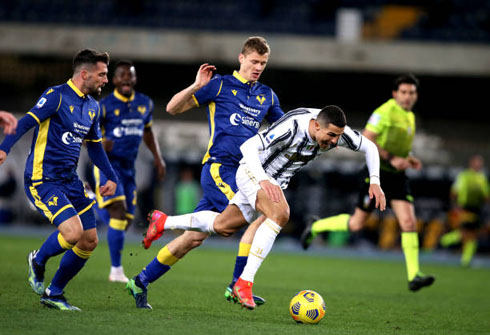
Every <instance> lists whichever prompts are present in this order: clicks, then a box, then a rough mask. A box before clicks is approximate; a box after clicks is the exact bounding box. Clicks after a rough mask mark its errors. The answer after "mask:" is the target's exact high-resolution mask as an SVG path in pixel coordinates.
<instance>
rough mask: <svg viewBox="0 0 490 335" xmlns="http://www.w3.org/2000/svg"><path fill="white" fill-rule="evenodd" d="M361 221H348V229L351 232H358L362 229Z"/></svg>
mask: <svg viewBox="0 0 490 335" xmlns="http://www.w3.org/2000/svg"><path fill="white" fill-rule="evenodd" d="M363 226H364V225H363V223H362V222H361V221H350V222H349V230H350V231H351V232H353V233H355V232H358V231H360V230H361V229H362V227H363Z"/></svg>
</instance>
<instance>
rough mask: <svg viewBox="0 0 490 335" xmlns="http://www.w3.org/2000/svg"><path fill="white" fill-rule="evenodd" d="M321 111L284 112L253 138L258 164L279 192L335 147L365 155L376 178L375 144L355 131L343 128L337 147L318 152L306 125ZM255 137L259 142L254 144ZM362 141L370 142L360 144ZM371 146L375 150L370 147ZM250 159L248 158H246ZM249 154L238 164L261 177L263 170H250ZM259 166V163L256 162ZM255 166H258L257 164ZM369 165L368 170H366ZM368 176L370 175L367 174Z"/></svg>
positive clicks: (305, 109) (317, 147) (308, 109)
mask: <svg viewBox="0 0 490 335" xmlns="http://www.w3.org/2000/svg"><path fill="white" fill-rule="evenodd" d="M319 112H320V109H316V108H298V109H295V110H292V111H290V112H288V113H286V114H285V115H284V116H282V117H281V118H280V119H279V120H277V121H276V122H275V123H273V124H272V125H271V126H270V127H269V128H267V129H266V130H263V131H261V132H259V134H257V135H256V136H254V138H255V139H254V140H255V142H256V143H258V145H257V149H258V153H259V159H260V163H261V165H262V168H263V170H264V172H265V173H266V174H267V175H268V176H269V177H272V178H273V179H275V180H276V181H277V182H278V183H279V185H280V186H281V188H282V189H285V188H287V186H288V184H289V180H290V179H291V177H292V176H294V175H295V174H296V172H298V171H299V169H301V168H302V167H303V166H305V165H306V164H308V163H309V162H310V161H312V160H314V159H315V158H316V157H318V156H319V155H321V154H322V153H325V152H327V151H329V150H332V149H334V148H335V147H337V146H339V147H345V148H347V149H350V150H354V151H359V150H361V151H364V152H365V153H366V156H368V155H370V156H371V157H370V159H371V160H374V161H376V160H377V164H376V162H374V164H371V165H374V166H373V173H374V174H375V175H377V176H379V154H378V151H377V148H376V146H375V145H374V143H372V142H371V141H369V140H368V139H367V138H365V137H364V136H362V135H361V134H360V133H359V132H358V131H356V130H352V129H351V128H350V127H349V126H346V127H345V129H344V133H343V134H342V135H341V137H340V138H339V141H338V142H337V145H332V146H330V147H329V148H327V149H321V148H320V146H319V145H318V143H316V142H315V141H314V140H313V139H312V138H311V137H310V134H309V131H308V129H309V124H310V120H311V119H316V117H317V115H318V113H319ZM257 137H258V138H259V139H260V142H261V143H259V141H257ZM363 142H369V143H368V144H367V145H363ZM373 147H374V148H373ZM247 156H249V157H247ZM250 156H252V155H247V154H246V153H245V152H244V157H243V159H242V160H241V162H240V163H241V164H243V163H245V164H248V165H249V167H250V168H251V170H252V171H257V174H259V176H257V177H259V178H258V180H263V179H262V178H260V177H261V176H260V174H261V172H262V171H259V170H260V169H256V168H253V167H252V166H250V165H252V164H253V162H254V161H255V160H254V159H249V158H250ZM257 163H258V162H257ZM257 165H258V164H257ZM369 165H370V164H369V162H368V167H369ZM370 174H371V173H370Z"/></svg>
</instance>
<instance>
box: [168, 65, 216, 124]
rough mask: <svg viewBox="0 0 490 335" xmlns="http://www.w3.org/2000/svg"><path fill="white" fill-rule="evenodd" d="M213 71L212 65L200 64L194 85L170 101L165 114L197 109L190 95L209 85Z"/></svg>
mask: <svg viewBox="0 0 490 335" xmlns="http://www.w3.org/2000/svg"><path fill="white" fill-rule="evenodd" d="M213 71H216V67H215V66H214V65H209V64H208V63H204V64H202V65H201V66H200V67H199V70H198V71H197V74H196V80H195V81H194V83H192V85H191V86H189V87H187V88H185V89H183V90H182V91H180V92H179V93H177V94H175V95H174V96H173V97H172V99H170V101H169V102H168V104H167V113H169V114H172V115H176V114H180V113H184V112H185V111H188V110H189V109H191V108H194V107H197V105H196V102H195V101H194V99H193V98H192V95H193V94H194V93H196V92H197V91H199V90H200V89H201V88H203V87H204V86H206V85H207V84H208V83H209V81H210V80H211V78H212V77H213Z"/></svg>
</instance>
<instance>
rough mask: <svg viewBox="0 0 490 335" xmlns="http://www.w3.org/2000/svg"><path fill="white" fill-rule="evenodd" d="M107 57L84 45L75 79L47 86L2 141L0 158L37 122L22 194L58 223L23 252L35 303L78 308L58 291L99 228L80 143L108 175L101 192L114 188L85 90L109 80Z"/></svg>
mask: <svg viewBox="0 0 490 335" xmlns="http://www.w3.org/2000/svg"><path fill="white" fill-rule="evenodd" d="M108 64H109V55H108V54H107V53H100V52H98V51H95V50H90V49H85V50H81V51H80V52H78V53H77V54H76V55H75V57H74V59H73V77H72V78H71V79H69V80H68V82H67V83H66V84H62V85H58V86H53V87H50V88H48V89H47V90H46V91H45V92H44V93H43V94H42V96H41V98H40V99H39V100H38V102H37V104H36V105H35V106H34V107H33V108H32V109H31V110H30V111H29V112H27V114H26V115H25V116H24V117H23V118H22V119H20V120H19V123H18V126H17V130H16V133H15V135H8V136H7V137H5V139H4V141H3V142H2V144H1V145H0V164H2V163H3V162H4V161H5V159H6V158H7V154H8V153H9V151H10V149H11V148H12V146H13V145H14V144H15V142H17V140H18V139H19V138H21V137H22V136H23V135H24V134H25V133H26V132H27V131H28V130H29V129H31V128H32V127H35V130H34V135H33V139H32V146H31V151H30V153H29V156H28V158H27V162H26V168H25V173H24V178H25V191H26V193H27V197H28V198H29V200H30V201H31V202H32V204H33V205H34V206H35V207H36V209H37V210H38V211H39V212H40V213H41V214H43V215H44V216H45V217H46V218H47V219H48V220H49V221H50V222H51V223H52V224H54V225H55V226H56V227H57V230H56V231H55V232H53V233H52V234H51V235H50V236H49V237H48V238H47V239H46V241H44V243H43V244H42V246H41V248H40V249H39V250H34V251H32V252H31V253H29V255H28V263H29V285H30V286H31V288H32V290H33V291H34V292H35V293H36V294H39V295H42V296H41V304H43V305H45V306H47V307H51V308H55V309H59V310H71V311H80V309H79V308H78V307H76V306H73V305H71V304H69V303H68V302H67V301H66V299H65V296H64V292H63V291H64V289H65V286H66V285H67V284H68V282H69V281H70V280H71V279H72V278H73V277H74V276H75V275H76V274H77V273H78V272H79V271H80V270H81V269H82V267H83V266H84V265H85V263H86V262H87V260H88V258H89V257H90V255H92V252H93V250H94V249H95V247H96V246H97V243H98V239H97V230H96V223H95V216H94V212H93V210H92V206H93V204H94V201H93V200H91V199H90V198H89V197H88V195H87V193H86V192H85V189H84V187H83V184H82V182H81V181H80V179H79V178H78V175H77V171H76V169H77V164H78V158H79V156H80V148H81V146H82V142H83V141H85V142H86V144H87V150H88V153H89V156H90V159H91V160H92V162H94V164H95V165H96V166H98V168H99V169H100V170H101V171H103V172H104V174H105V175H106V176H108V179H107V181H106V183H105V184H104V185H102V186H101V187H100V194H102V195H103V196H110V195H112V194H114V191H115V190H116V181H117V177H116V174H115V173H114V171H113V170H112V167H111V164H110V163H109V160H108V159H107V156H106V154H105V152H104V149H103V148H102V139H101V133H100V128H99V119H100V114H101V112H100V108H99V104H98V103H97V101H96V100H95V99H94V98H93V97H92V96H90V94H93V93H98V94H100V91H101V89H102V87H103V86H104V85H105V84H106V83H107V65H108ZM61 253H64V255H63V257H62V258H61V261H60V265H59V268H58V270H57V271H56V274H55V275H54V277H53V280H52V281H51V284H50V285H49V287H48V288H46V289H44V272H45V266H46V262H47V261H48V259H49V258H51V257H53V256H56V255H59V254H61Z"/></svg>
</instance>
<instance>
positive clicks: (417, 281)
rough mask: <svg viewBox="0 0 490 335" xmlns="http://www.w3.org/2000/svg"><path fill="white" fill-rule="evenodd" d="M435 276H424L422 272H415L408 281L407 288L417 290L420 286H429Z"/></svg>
mask: <svg viewBox="0 0 490 335" xmlns="http://www.w3.org/2000/svg"><path fill="white" fill-rule="evenodd" d="M435 280H436V278H435V277H434V276H424V275H423V274H417V275H416V276H415V278H413V279H412V280H411V281H409V282H408V289H409V290H410V291H414V292H416V291H418V290H420V289H421V288H422V287H425V286H430V285H432V283H434V281H435Z"/></svg>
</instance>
